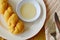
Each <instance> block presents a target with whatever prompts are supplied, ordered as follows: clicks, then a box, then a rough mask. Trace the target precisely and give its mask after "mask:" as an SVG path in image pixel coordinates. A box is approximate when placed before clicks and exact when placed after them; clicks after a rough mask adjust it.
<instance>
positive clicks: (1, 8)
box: [0, 2, 8, 13]
mask: <svg viewBox="0 0 60 40" xmlns="http://www.w3.org/2000/svg"><path fill="white" fill-rule="evenodd" d="M7 7H8V3H5V2H4V3H2V4H0V13H4V12H5V10H6V9H7Z"/></svg>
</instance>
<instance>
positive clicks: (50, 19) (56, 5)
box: [44, 0, 60, 40]
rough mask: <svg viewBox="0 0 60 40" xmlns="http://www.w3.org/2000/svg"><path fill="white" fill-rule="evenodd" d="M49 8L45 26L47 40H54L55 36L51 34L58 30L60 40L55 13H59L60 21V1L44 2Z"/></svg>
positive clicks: (50, 0) (48, 0)
mask: <svg viewBox="0 0 60 40" xmlns="http://www.w3.org/2000/svg"><path fill="white" fill-rule="evenodd" d="M44 1H45V4H46V8H47V21H46V25H45V33H46V40H54V38H53V36H51V35H50V32H53V31H55V30H56V32H57V36H56V37H57V40H60V33H59V31H58V28H57V26H56V24H55V20H54V13H55V12H57V14H58V16H59V19H60V0H44Z"/></svg>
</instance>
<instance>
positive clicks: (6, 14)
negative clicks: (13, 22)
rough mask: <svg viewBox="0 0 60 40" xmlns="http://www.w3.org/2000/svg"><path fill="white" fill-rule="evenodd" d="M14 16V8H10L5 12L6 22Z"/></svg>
mask: <svg viewBox="0 0 60 40" xmlns="http://www.w3.org/2000/svg"><path fill="white" fill-rule="evenodd" d="M12 14H13V11H12V8H11V7H8V9H7V10H6V11H5V12H4V18H5V20H6V21H7V20H8V19H9V17H10V16H11V15H12Z"/></svg>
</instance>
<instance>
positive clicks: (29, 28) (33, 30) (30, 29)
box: [0, 0, 46, 40]
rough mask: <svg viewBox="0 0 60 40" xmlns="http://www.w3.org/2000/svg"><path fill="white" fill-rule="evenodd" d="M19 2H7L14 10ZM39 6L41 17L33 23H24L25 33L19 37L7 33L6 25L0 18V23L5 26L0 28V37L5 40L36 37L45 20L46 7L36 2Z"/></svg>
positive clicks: (10, 0)
mask: <svg viewBox="0 0 60 40" xmlns="http://www.w3.org/2000/svg"><path fill="white" fill-rule="evenodd" d="M19 1H20V0H9V3H11V5H12V7H13V8H14V9H16V4H17V3H18V2H19ZM37 1H38V2H39V4H40V6H41V10H42V11H41V15H40V17H39V19H38V20H36V21H35V22H33V23H26V22H25V31H24V33H22V34H20V35H12V34H11V33H10V32H9V31H7V29H6V28H7V27H5V26H6V23H5V22H4V20H3V18H2V17H1V16H0V20H1V22H2V23H3V24H4V25H5V26H4V27H2V26H0V36H3V37H5V38H6V39H7V40H22V39H28V38H31V37H33V36H34V35H36V34H37V33H38V32H39V31H40V30H41V29H42V27H43V25H44V22H45V19H46V7H45V4H44V2H43V1H42V0H37Z"/></svg>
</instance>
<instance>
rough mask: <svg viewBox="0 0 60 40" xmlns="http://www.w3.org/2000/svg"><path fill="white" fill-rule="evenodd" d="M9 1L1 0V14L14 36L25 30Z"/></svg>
mask: <svg viewBox="0 0 60 40" xmlns="http://www.w3.org/2000/svg"><path fill="white" fill-rule="evenodd" d="M7 1H8V0H0V14H3V17H4V19H5V21H6V23H7V24H8V29H9V31H10V32H11V33H12V34H19V33H22V32H23V30H24V23H23V22H22V21H21V20H20V19H19V18H18V16H17V14H16V13H15V12H14V11H13V9H12V7H11V5H9V3H8V2H7Z"/></svg>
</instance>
